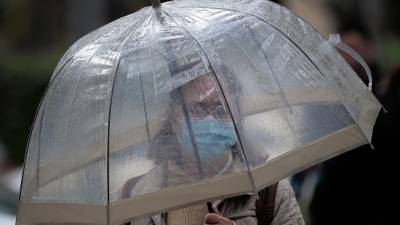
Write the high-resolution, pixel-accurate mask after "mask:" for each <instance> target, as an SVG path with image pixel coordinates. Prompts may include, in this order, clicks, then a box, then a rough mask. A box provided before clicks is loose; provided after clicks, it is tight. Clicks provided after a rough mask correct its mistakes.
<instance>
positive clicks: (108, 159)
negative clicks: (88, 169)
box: [107, 16, 144, 225]
mask: <svg viewBox="0 0 400 225" xmlns="http://www.w3.org/2000/svg"><path fill="white" fill-rule="evenodd" d="M143 17H144V16H143ZM143 17H142V19H143ZM132 27H133V26H132ZM132 27H131V28H132ZM135 31H136V29H132V31H131V32H130V33H128V35H127V37H126V38H125V39H124V41H123V42H122V43H121V45H120V47H119V51H118V52H119V54H118V55H117V56H116V58H117V61H116V64H115V68H114V71H113V75H112V76H113V79H112V86H111V93H110V105H109V110H108V126H107V225H110V224H111V221H110V130H111V111H112V102H113V97H114V88H115V81H116V78H117V71H118V67H119V64H120V62H121V59H122V56H123V55H124V52H125V45H126V43H127V42H128V40H129V39H130V38H131V37H132V35H133V34H134V33H135Z"/></svg>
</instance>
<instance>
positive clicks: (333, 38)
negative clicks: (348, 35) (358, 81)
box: [329, 34, 373, 91]
mask: <svg viewBox="0 0 400 225" xmlns="http://www.w3.org/2000/svg"><path fill="white" fill-rule="evenodd" d="M329 43H330V44H331V45H333V46H335V47H336V48H338V49H340V50H342V51H344V52H345V53H347V54H348V55H350V56H351V57H353V59H355V60H356V61H357V62H358V63H360V64H361V66H362V67H363V68H364V70H365V72H366V73H367V76H368V89H369V90H370V91H372V82H373V81H372V73H371V70H370V69H369V67H368V64H367V63H366V62H365V60H364V59H363V58H362V57H361V56H360V55H359V54H358V53H357V52H356V51H354V50H353V49H352V48H351V47H350V46H348V45H347V44H346V43H344V42H343V41H342V40H341V39H340V34H331V35H329Z"/></svg>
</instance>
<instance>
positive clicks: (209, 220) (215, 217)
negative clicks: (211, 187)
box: [204, 213, 221, 224]
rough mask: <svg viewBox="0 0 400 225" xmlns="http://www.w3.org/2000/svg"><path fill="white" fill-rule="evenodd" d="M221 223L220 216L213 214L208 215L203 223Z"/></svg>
mask: <svg viewBox="0 0 400 225" xmlns="http://www.w3.org/2000/svg"><path fill="white" fill-rule="evenodd" d="M220 221H221V216H219V215H217V214H215V213H209V214H207V216H206V219H205V221H204V223H205V224H218V223H219V222H220Z"/></svg>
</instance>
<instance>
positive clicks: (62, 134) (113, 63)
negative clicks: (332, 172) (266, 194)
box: [17, 0, 381, 225]
mask: <svg viewBox="0 0 400 225" xmlns="http://www.w3.org/2000/svg"><path fill="white" fill-rule="evenodd" d="M334 42H335V43H336V44H338V46H339V47H343V46H344V45H343V44H341V43H340V40H339V39H338V38H332V41H331V42H329V41H328V40H325V39H324V38H323V37H321V35H320V34H319V33H318V32H316V31H315V30H314V29H313V28H312V27H311V26H310V25H309V24H308V23H307V22H305V21H303V20H302V19H301V18H298V17H297V16H295V15H294V14H292V13H291V12H290V11H288V10H287V9H285V8H283V7H281V6H279V5H277V4H275V3H272V2H269V1H265V0H240V1H239V0H238V1H234V0H231V1H225V0H223V1H221V0H218V1H211V0H208V1H199V0H193V1H192V0H181V1H172V2H167V3H163V4H162V5H160V4H157V2H156V1H154V7H147V8H144V9H142V10H140V11H138V12H136V13H134V14H131V15H128V16H126V17H123V18H121V19H119V20H117V21H114V22H112V23H110V24H108V25H106V26H104V27H101V28H99V29H98V30H96V31H94V32H92V33H90V34H88V35H87V36H85V37H83V38H82V39H81V40H79V41H78V42H77V43H75V44H74V45H73V46H72V47H71V48H70V49H69V50H68V52H67V53H66V54H65V56H64V57H63V58H62V59H61V61H60V63H59V65H58V66H57V68H56V70H55V72H54V74H53V76H52V78H51V81H50V84H49V87H48V89H47V91H46V94H45V95H44V97H43V100H42V103H41V106H40V108H39V110H38V112H37V117H36V120H35V123H34V125H33V128H32V132H31V137H30V141H29V147H28V151H27V156H26V160H25V169H24V175H23V182H22V189H21V196H20V208H19V213H18V218H17V223H18V224H25V225H28V224H29V225H30V224H65V223H67V224H118V223H123V222H125V221H129V220H132V219H135V218H139V217H143V216H148V215H152V214H156V213H160V212H165V211H168V210H172V209H176V208H179V207H184V206H188V205H191V204H197V203H200V202H207V201H211V200H215V199H221V198H227V197H230V196H235V195H240V194H245V193H256V192H257V191H259V190H261V189H263V188H265V187H266V186H268V185H270V184H272V183H274V182H277V181H278V180H280V179H282V178H284V177H287V176H289V175H291V174H293V173H295V172H297V171H299V170H301V169H304V168H306V167H309V166H312V165H314V164H316V163H319V162H321V161H323V160H326V159H328V158H331V157H333V156H335V155H338V154H341V153H343V152H346V151H348V150H350V149H352V148H355V147H357V146H360V145H364V144H368V143H369V142H370V141H371V136H372V130H373V126H374V123H375V120H376V117H377V114H378V112H379V111H380V109H381V105H380V104H379V102H378V101H377V100H376V98H375V97H374V96H373V94H372V93H371V92H370V90H369V88H368V87H367V86H365V85H364V83H363V82H362V81H361V80H360V78H359V77H358V76H357V75H356V74H355V72H354V71H353V70H352V69H351V68H350V66H349V65H348V64H347V63H346V62H345V61H344V60H343V58H342V57H341V56H340V55H339V54H338V52H337V51H336V50H335V46H334V45H333V44H332V43H334ZM343 49H345V48H343ZM347 50H348V49H347ZM350 52H351V51H350ZM371 82H372V81H371Z"/></svg>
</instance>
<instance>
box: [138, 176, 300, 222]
mask: <svg viewBox="0 0 400 225" xmlns="http://www.w3.org/2000/svg"><path fill="white" fill-rule="evenodd" d="M256 200H257V195H256V196H254V195H242V196H238V197H234V198H229V199H224V200H220V201H215V202H213V206H214V207H215V208H217V209H218V210H219V212H220V213H221V214H222V215H223V216H224V217H227V218H229V219H231V220H232V221H233V225H257V218H256V206H255V203H256ZM303 224H304V220H303V217H302V214H301V211H300V208H299V206H298V204H297V201H296V198H295V195H294V192H293V190H292V187H291V186H290V184H289V182H288V181H287V180H284V181H281V182H280V183H279V185H278V189H277V193H276V198H275V215H274V220H273V221H272V225H303ZM132 225H167V224H166V222H165V220H164V219H163V216H162V215H155V216H152V217H148V218H144V219H141V220H137V221H134V222H132Z"/></svg>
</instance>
